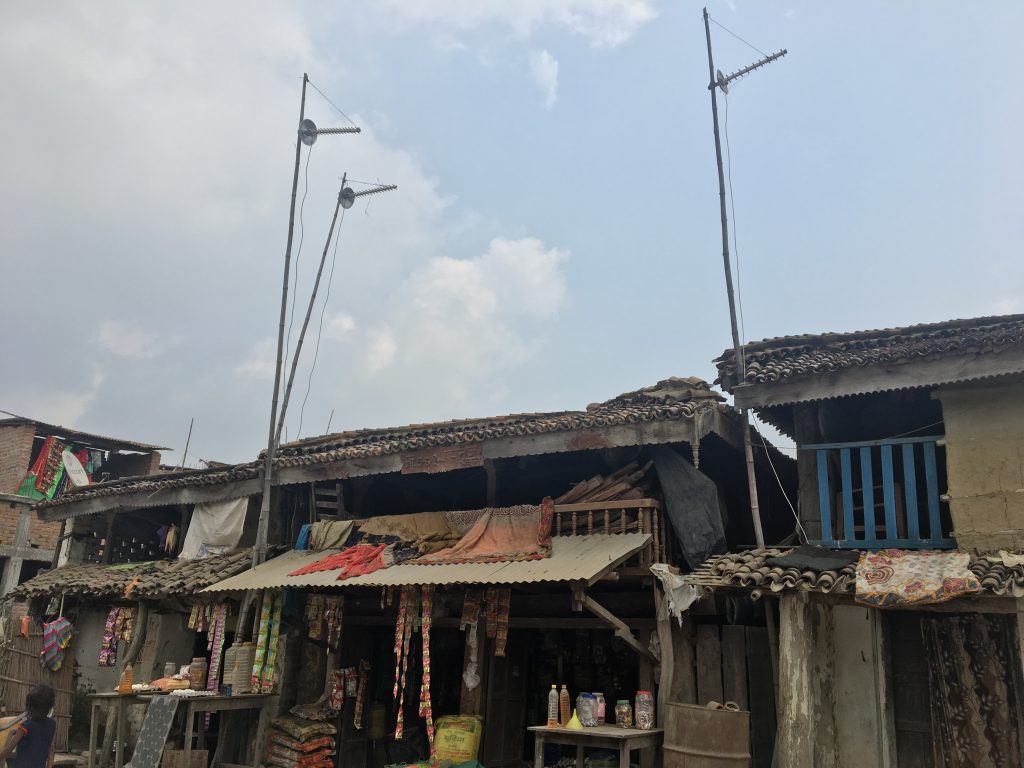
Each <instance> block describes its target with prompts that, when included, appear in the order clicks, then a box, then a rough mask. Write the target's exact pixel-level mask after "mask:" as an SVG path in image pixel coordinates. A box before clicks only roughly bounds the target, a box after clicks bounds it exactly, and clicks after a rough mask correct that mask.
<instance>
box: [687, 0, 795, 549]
mask: <svg viewBox="0 0 1024 768" xmlns="http://www.w3.org/2000/svg"><path fill="white" fill-rule="evenodd" d="M704 35H705V37H706V38H707V41H708V75H709V79H710V82H709V83H708V90H709V91H711V119H712V121H713V122H714V125H715V158H716V159H717V160H718V198H719V206H720V208H721V211H722V261H723V263H724V266H725V290H726V294H727V295H728V297H729V322H730V324H731V326H732V348H733V353H734V354H735V356H736V371H737V386H742V384H743V380H744V376H745V373H746V361H745V360H744V357H743V345H742V344H741V343H740V331H739V326H738V325H737V323H736V298H735V296H734V295H733V288H732V264H731V262H730V259H729V220H728V218H727V217H726V215H725V170H724V169H723V167H722V138H721V135H720V134H719V132H718V89H719V88H721V89H722V93H728V92H729V83H731V82H732V81H733V80H737V79H739V78H741V77H743V76H744V75H746V74H747V73H749V72H753V71H754V70H755V69H758V68H760V67H763V66H764V65H765V64H770V63H771V62H773V61H775V60H776V59H781V58H782V57H783V56H785V55H786V53H787V51H786V50H785V49H783V50H781V51H778V52H777V53H773V54H772V55H771V56H765V57H764V58H763V59H761V60H759V61H756V62H754V63H753V64H751V65H750V66H749V67H744V68H743V69H740V70H737V71H736V72H733V73H732V74H731V75H728V76H726V75H723V74H722V73H721V72H716V71H715V59H714V57H713V56H712V53H711V20H710V17H709V16H708V9H707V8H705V9H704ZM738 410H739V412H740V415H741V416H742V417H743V453H744V456H745V457H746V461H747V486H748V488H749V490H750V515H751V517H752V518H753V522H754V537H755V539H756V540H757V546H758V548H759V549H764V531H763V530H762V528H761V508H760V505H759V504H758V499H757V478H756V476H755V474H754V449H753V446H752V445H751V441H750V420H749V418H748V417H747V413H746V411H744V410H743V409H738Z"/></svg>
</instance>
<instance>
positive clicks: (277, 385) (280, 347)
mask: <svg viewBox="0 0 1024 768" xmlns="http://www.w3.org/2000/svg"><path fill="white" fill-rule="evenodd" d="M308 82H309V75H307V74H306V73H305V72H303V73H302V100H301V101H300V103H299V123H300V124H301V123H302V121H303V120H304V119H305V117H306V84H307V83H308ZM301 159H302V141H301V139H300V137H299V133H298V130H296V133H295V173H294V175H293V176H292V202H291V207H290V209H289V212H288V242H287V244H286V245H285V249H284V278H283V279H282V281H281V321H280V324H279V325H278V329H277V366H276V368H275V369H274V393H273V397H272V399H271V402H270V430H269V433H270V434H269V436H268V437H267V455H266V459H265V460H264V463H263V498H262V500H261V503H260V519H259V525H258V526H257V528H256V546H255V547H253V551H252V565H253V567H254V568H255V567H256V566H257V565H259V564H260V563H262V562H263V561H264V560H266V558H267V530H268V528H269V525H270V489H271V477H270V475H271V472H272V470H273V466H274V451H275V449H276V448H277V441H276V433H275V427H276V426H277V398H278V395H279V394H280V391H281V368H282V367H283V365H284V326H285V321H286V319H287V315H288V276H289V272H290V270H291V263H292V238H293V236H294V234H295V198H296V197H297V195H298V190H299V165H300V161H301Z"/></svg>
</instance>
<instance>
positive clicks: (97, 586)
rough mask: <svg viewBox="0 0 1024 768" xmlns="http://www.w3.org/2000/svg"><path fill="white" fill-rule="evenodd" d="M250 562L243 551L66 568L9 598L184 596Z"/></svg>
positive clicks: (32, 582)
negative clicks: (189, 557)
mask: <svg viewBox="0 0 1024 768" xmlns="http://www.w3.org/2000/svg"><path fill="white" fill-rule="evenodd" d="M251 563H252V550H251V549H245V550H239V551H237V552H233V553H230V554H227V555H211V556H209V557H206V558H203V559H202V560H153V561H150V562H143V563H124V564H117V565H104V564H101V563H85V564H83V565H66V566H63V567H61V568H56V569H54V570H51V571H44V572H43V573H41V574H39V575H38V576H36V577H34V578H32V579H29V580H28V581H26V582H25V583H24V584H21V585H20V586H18V587H17V588H16V589H15V590H14V596H15V597H17V598H21V599H27V598H32V597H49V596H52V595H60V594H64V595H68V596H78V597H105V598H113V599H125V600H138V599H143V598H153V599H160V598H166V597H187V596H189V595H192V594H195V593H196V592H198V591H200V590H201V589H204V588H206V587H208V586H210V585H211V584H216V583H217V582H219V581H223V580H224V579H226V578H229V577H230V576H234V575H235V574H238V573H241V572H242V571H244V570H245V569H247V568H248V567H249V566H250V565H251Z"/></svg>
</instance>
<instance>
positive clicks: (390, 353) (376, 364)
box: [366, 326, 398, 374]
mask: <svg viewBox="0 0 1024 768" xmlns="http://www.w3.org/2000/svg"><path fill="white" fill-rule="evenodd" d="M366 338H367V345H366V370H367V371H369V372H370V373H371V374H377V373H380V372H381V371H383V370H385V369H386V368H388V367H389V366H390V365H391V364H392V363H393V362H394V361H395V353H396V352H397V351H398V345H397V342H396V341H395V335H394V334H393V333H392V332H391V329H390V328H388V327H387V326H383V327H381V328H374V329H372V330H370V331H369V332H368V333H367V334H366Z"/></svg>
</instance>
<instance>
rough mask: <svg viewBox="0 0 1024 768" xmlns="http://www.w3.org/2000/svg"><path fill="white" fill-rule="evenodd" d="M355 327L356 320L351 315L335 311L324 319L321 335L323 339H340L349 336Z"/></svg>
mask: <svg viewBox="0 0 1024 768" xmlns="http://www.w3.org/2000/svg"><path fill="white" fill-rule="evenodd" d="M355 329H356V321H355V319H354V318H353V317H352V315H349V314H347V313H345V312H337V313H335V314H334V315H332V316H331V317H330V318H326V319H325V320H324V333H323V336H324V338H325V339H332V340H334V341H342V340H344V339H347V338H349V337H350V336H351V335H352V331H354V330H355Z"/></svg>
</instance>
